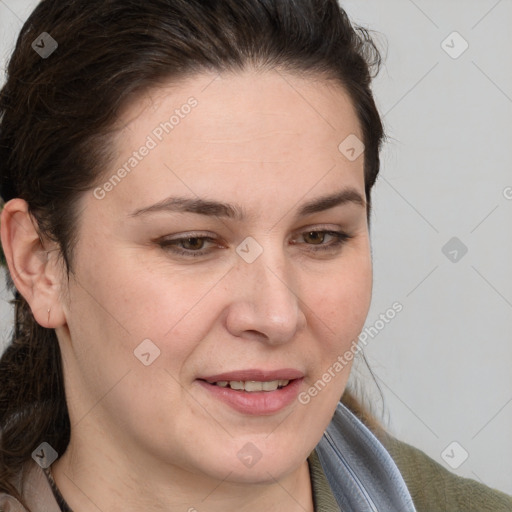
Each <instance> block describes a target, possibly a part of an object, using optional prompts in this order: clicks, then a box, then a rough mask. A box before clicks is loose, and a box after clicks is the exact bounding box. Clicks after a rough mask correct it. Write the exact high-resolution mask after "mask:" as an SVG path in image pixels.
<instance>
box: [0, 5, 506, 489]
mask: <svg viewBox="0 0 512 512" xmlns="http://www.w3.org/2000/svg"><path fill="white" fill-rule="evenodd" d="M341 3H342V5H343V6H344V7H345V8H346V10H347V12H348V13H349V15H350V17H351V18H352V19H353V21H355V22H356V23H359V24H361V25H362V26H364V27H366V28H369V29H371V30H375V31H377V32H379V33H380V35H377V36H376V37H377V41H378V44H379V47H380V48H381V49H382V50H383V54H384V56H385V64H384V67H383V68H382V71H381V74H380V75H379V77H378V78H377V79H376V80H375V86H374V90H375V95H376V99H377V103H378V106H379V108H380V111H381V113H382V115H383V118H384V123H385V127H386V130H387V132H388V135H389V136H390V140H389V142H388V143H387V144H386V147H385V148H384V150H383V153H382V171H381V176H380V178H379V180H378V183H377V185H376V187H375V189H374V193H373V201H374V214H373V218H372V246H373V257H374V277H375V282H374V296H373V303H372V308H371V311H370V314H369V316H368V321H367V326H375V325H377V324H376V321H377V320H378V319H379V315H380V314H383V313H385V312H386V310H388V308H390V307H391V305H392V304H393V303H394V302H396V301H398V302H400V303H401V304H402V305H403V311H402V312H400V313H399V314H398V315H396V317H395V318H394V319H393V320H392V321H390V322H389V323H387V324H386V325H385V326H384V328H381V329H379V333H378V335H376V336H375V337H373V338H369V342H368V344H367V346H366V348H365V352H366V354H367V357H368V359H369V362H370V366H371V367H372V369H373V371H374V373H375V375H376V377H377V381H378V382H379V385H380V387H381V389H382V392H383V394H384V398H385V409H384V415H385V418H387V420H388V422H389V425H390V428H391V430H392V431H393V432H394V433H395V434H396V435H397V437H399V438H401V439H403V440H404V441H407V442H409V443H411V444H413V445H415V446H417V447H419V448H420V449H422V450H424V451H425V452H426V453H428V454H429V455H430V456H431V457H432V458H434V459H435V460H436V461H438V462H440V463H441V464H443V465H444V466H446V467H447V468H448V469H450V465H449V464H448V462H449V463H450V464H451V465H452V466H453V465H455V463H457V462H460V461H461V460H462V457H463V455H464V453H465V452H467V453H468V458H467V459H466V460H465V461H464V462H463V463H462V464H461V465H460V466H459V467H458V468H457V469H451V470H452V471H454V472H455V473H457V474H459V475H463V476H467V477H471V478H473V479H476V480H479V481H482V482H484V483H485V484H487V485H490V486H493V487H496V488H499V489H501V490H503V491H505V492H508V493H510V494H512V435H511V432H512V372H511V370H510V367H511V363H512V336H511V330H512V329H511V328H512V270H511V262H512V236H511V228H512V199H507V198H506V197H505V196H506V194H505V190H507V187H512V172H511V165H512V151H511V147H512V142H511V141H512V122H511V118H512V32H511V31H510V25H511V23H512V0H500V1H496V0H471V1H470V0H451V1H446V0H414V1H413V0H386V1H385V2H383V1H382V0H365V1H362V0H346V1H342V2H341ZM36 4H37V2H36V1H33V0H0V30H1V31H0V66H1V67H2V69H3V68H4V66H5V61H6V58H7V56H8V55H9V53H10V51H11V48H12V46H13V44H14V39H15V37H16V34H17V32H18V30H19V29H20V28H21V24H22V21H23V20H24V19H25V18H26V17H27V16H28V14H29V12H30V11H31V10H32V8H33V7H34V6H35V5H36ZM454 31H457V32H458V33H459V34H460V36H462V38H463V39H464V40H465V41H467V43H468V44H469V47H468V49H467V50H466V51H465V52H464V53H463V54H462V55H460V56H459V57H458V58H452V57H451V56H450V55H448V53H446V51H445V49H443V47H442V42H443V41H445V40H446V38H447V37H448V36H450V34H452V33H453V32H454ZM462 44H463V40H462V39H460V38H458V36H451V37H449V38H448V39H447V41H446V43H445V48H447V49H448V50H449V51H450V52H452V54H453V53H456V52H458V51H459V50H460V49H461V48H462V46H461V45H462ZM449 47H451V48H449ZM508 197H512V188H511V189H510V194H509V195H508ZM452 237H457V238H458V239H459V240H460V242H461V243H463V244H464V245H465V246H466V247H467V249H468V252H467V254H465V255H464V256H463V257H462V258H460V254H461V253H460V251H459V253H458V258H460V259H458V261H456V262H453V261H451V260H450V259H448V257H447V256H445V254H443V252H442V248H443V246H444V245H445V244H446V243H447V242H448V241H449V240H450V239H451V238H452ZM452 256H453V253H452ZM7 299H8V297H7V296H6V294H5V292H3V294H2V301H0V322H1V324H0V325H1V327H2V330H1V333H0V334H1V340H3V342H4V343H5V342H6V341H7V339H8V336H9V332H10V329H11V327H12V320H11V315H12V313H11V311H10V308H9V306H8V304H7V303H6V302H5V301H6V300H7ZM0 344H1V342H0ZM353 377H354V378H356V379H358V380H359V382H362V383H363V384H364V385H365V386H366V388H367V390H368V393H369V396H370V397H371V398H372V399H373V401H374V402H375V404H376V410H377V411H378V410H379V405H381V404H379V402H380V398H379V396H378V394H377V392H376V388H375V386H374V385H373V384H372V381H371V380H370V379H369V378H368V375H367V372H366V371H365V369H364V367H363V366H362V365H361V364H358V365H357V367H356V369H355V370H354V373H353ZM454 441H456V442H457V443H458V444H457V445H452V446H451V447H450V448H449V449H448V450H447V451H446V452H445V449H446V448H447V447H448V446H449V445H450V444H451V443H452V442H454ZM463 450H464V451H465V452H464V451H463ZM442 453H445V457H444V458H443V456H442Z"/></svg>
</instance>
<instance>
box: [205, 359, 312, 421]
mask: <svg viewBox="0 0 512 512" xmlns="http://www.w3.org/2000/svg"><path fill="white" fill-rule="evenodd" d="M303 378H304V374H303V373H302V372H300V371H298V370H293V369H282V370H275V371H262V370H242V371H236V372H229V373H222V374H218V375H212V376H209V377H204V378H199V379H197V380H198V382H199V384H201V387H202V388H203V389H205V390H206V391H207V392H208V394H209V396H211V397H214V398H216V399H217V400H220V401H221V402H224V403H225V404H227V405H229V406H230V407H231V408H234V409H236V410H237V411H238V412H241V413H243V414H249V415H268V414H273V413H276V412H278V411H280V410H282V409H283V408H285V407H287V406H289V405H290V404H291V403H292V402H293V401H294V400H295V399H296V396H297V395H298V392H299V390H300V387H301V383H302V381H303Z"/></svg>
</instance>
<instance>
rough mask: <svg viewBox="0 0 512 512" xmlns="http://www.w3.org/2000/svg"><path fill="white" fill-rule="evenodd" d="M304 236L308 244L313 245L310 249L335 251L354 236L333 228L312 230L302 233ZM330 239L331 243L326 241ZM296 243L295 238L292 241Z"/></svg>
mask: <svg viewBox="0 0 512 512" xmlns="http://www.w3.org/2000/svg"><path fill="white" fill-rule="evenodd" d="M301 236H302V238H303V239H304V240H305V241H306V245H310V246H313V247H311V248H310V249H308V250H312V251H334V250H336V249H339V248H340V247H341V246H342V245H343V244H345V242H346V241H347V240H349V239H350V238H352V237H351V236H350V235H348V234H347V233H345V232H343V231H332V230H310V231H304V232H303V233H301ZM326 240H327V242H329V241H330V243H324V242H325V241H326ZM292 243H293V244H296V241H295V240H294V241H293V242H292Z"/></svg>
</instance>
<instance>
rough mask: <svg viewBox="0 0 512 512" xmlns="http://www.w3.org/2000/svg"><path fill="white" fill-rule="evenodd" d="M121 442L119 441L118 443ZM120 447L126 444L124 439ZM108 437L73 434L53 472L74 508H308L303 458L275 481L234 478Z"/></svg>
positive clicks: (90, 511)
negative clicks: (170, 460)
mask: <svg viewBox="0 0 512 512" xmlns="http://www.w3.org/2000/svg"><path fill="white" fill-rule="evenodd" d="M122 444H123V443H122V442H121V445H122ZM124 446H125V447H126V446H127V445H126V444H124ZM115 448H116V447H115V443H113V442H112V439H110V440H106V439H101V438H96V439H95V440H94V441H93V442H91V440H90V439H89V440H82V439H81V438H80V437H78V436H76V435H75V436H73V435H72V438H71V440H70V444H69V446H68V448H67V450H66V452H65V453H64V454H63V456H62V457H61V458H59V459H58V460H57V461H56V462H55V464H54V465H53V476H54V479H55V482H56V484H57V486H58V488H59V490H60V492H61V493H62V495H63V497H64V499H65V500H66V501H67V503H68V504H69V506H70V507H71V509H72V510H73V511H74V512H98V511H99V510H109V511H111V512H118V511H119V512H121V511H123V512H132V511H133V512H135V511H139V510H152V511H155V512H156V511H162V512H163V511H169V510H184V511H187V512H221V511H222V512H225V511H226V510H238V511H240V512H253V511H261V510H266V511H269V512H272V511H276V512H277V511H286V512H296V511H297V512H299V511H300V512H313V510H314V507H313V498H312V489H311V480H310V475H309V467H308V463H307V461H304V462H303V463H302V464H301V465H300V466H299V467H298V468H296V469H295V470H294V471H292V472H291V473H289V474H288V475H286V476H285V477H283V478H281V479H279V480H276V479H274V478H271V477H270V475H269V478H268V481H267V482H264V483H261V482H260V483H257V484H255V483H240V482H236V481H234V479H232V478H230V475H231V474H228V475H227V476H226V477H225V478H223V479H214V478H211V477H209V476H208V475H199V474H195V473H191V472H190V471H186V470H183V469H182V468H179V467H177V466H175V465H172V464H168V463H165V462H164V461H162V460H159V459H155V458H152V459H151V458H150V457H148V456H147V455H144V454H141V453H136V450H135V449H132V450H130V453H129V454H128V453H127V450H126V448H125V449H124V450H121V452H118V451H116V449H115Z"/></svg>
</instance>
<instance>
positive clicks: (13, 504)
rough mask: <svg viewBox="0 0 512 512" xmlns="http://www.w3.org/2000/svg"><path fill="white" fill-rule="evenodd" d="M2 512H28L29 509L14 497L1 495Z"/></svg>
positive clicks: (0, 505) (0, 511)
mask: <svg viewBox="0 0 512 512" xmlns="http://www.w3.org/2000/svg"><path fill="white" fill-rule="evenodd" d="M0 512H27V509H26V508H25V507H24V506H23V505H22V504H21V503H20V502H19V501H18V500H17V499H15V498H13V497H12V496H9V495H8V494H3V493H0Z"/></svg>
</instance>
